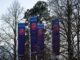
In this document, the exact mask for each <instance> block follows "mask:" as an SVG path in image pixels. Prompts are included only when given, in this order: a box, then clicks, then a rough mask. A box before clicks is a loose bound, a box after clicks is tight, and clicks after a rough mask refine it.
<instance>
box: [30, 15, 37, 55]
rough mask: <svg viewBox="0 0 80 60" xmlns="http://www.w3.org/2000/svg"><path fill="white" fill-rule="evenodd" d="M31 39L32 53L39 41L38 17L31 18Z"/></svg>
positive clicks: (34, 51)
mask: <svg viewBox="0 0 80 60" xmlns="http://www.w3.org/2000/svg"><path fill="white" fill-rule="evenodd" d="M30 39H31V54H35V53H37V52H36V49H37V48H36V46H37V45H36V43H37V17H36V16H35V17H31V18H30Z"/></svg>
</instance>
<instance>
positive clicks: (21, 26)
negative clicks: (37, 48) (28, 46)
mask: <svg viewBox="0 0 80 60" xmlns="http://www.w3.org/2000/svg"><path fill="white" fill-rule="evenodd" d="M24 47H25V23H18V55H19V56H24Z"/></svg>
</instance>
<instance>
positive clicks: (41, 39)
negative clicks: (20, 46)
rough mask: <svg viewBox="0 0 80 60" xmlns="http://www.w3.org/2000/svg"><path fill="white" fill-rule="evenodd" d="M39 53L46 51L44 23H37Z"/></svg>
mask: <svg viewBox="0 0 80 60" xmlns="http://www.w3.org/2000/svg"><path fill="white" fill-rule="evenodd" d="M37 28H38V29H37V53H38V54H43V51H44V24H38V25H37Z"/></svg>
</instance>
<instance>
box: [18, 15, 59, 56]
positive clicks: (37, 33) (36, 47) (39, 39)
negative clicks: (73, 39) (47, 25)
mask: <svg viewBox="0 0 80 60" xmlns="http://www.w3.org/2000/svg"><path fill="white" fill-rule="evenodd" d="M37 21H38V19H37V16H35V17H31V18H30V42H31V55H33V54H34V55H41V54H43V52H44V24H38V23H37ZM25 26H26V24H25V23H19V24H18V56H24V54H25V40H26V39H25ZM52 48H53V53H54V54H55V55H59V49H60V33H59V20H58V19H55V20H52Z"/></svg>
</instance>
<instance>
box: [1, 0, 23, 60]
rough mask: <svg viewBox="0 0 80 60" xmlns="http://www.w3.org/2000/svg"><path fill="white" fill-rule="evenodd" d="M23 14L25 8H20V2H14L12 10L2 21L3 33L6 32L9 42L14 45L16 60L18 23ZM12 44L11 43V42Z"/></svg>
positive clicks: (9, 10)
mask: <svg viewBox="0 0 80 60" xmlns="http://www.w3.org/2000/svg"><path fill="white" fill-rule="evenodd" d="M22 12H23V8H22V7H21V6H20V4H19V3H18V1H14V2H13V3H12V5H11V6H10V8H8V11H7V14H4V15H2V18H1V20H2V21H3V24H5V25H6V26H5V25H4V26H3V28H1V29H2V31H3V32H5V35H6V36H8V37H6V38H9V41H11V40H12V42H14V43H13V51H14V60H16V55H17V53H16V51H17V50H16V48H17V47H16V46H17V23H18V20H19V19H20V16H21V14H22ZM9 43H10V42H9Z"/></svg>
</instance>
